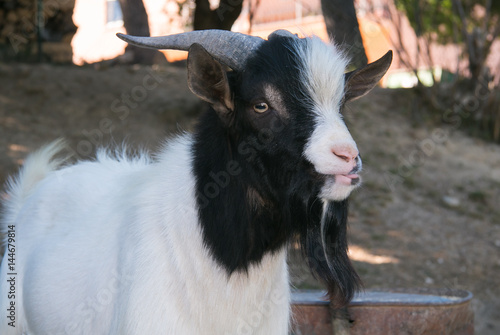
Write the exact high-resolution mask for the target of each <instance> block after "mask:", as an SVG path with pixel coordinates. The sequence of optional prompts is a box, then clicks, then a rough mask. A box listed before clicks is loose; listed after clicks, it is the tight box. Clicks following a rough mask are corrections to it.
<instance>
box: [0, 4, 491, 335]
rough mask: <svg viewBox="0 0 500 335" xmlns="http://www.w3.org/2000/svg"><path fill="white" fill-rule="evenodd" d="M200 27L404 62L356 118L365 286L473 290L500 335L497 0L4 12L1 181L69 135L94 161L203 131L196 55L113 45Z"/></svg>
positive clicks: (357, 248)
mask: <svg viewBox="0 0 500 335" xmlns="http://www.w3.org/2000/svg"><path fill="white" fill-rule="evenodd" d="M199 29H226V30H233V31H238V32H242V33H247V34H252V35H258V36H262V37H264V38H265V37H267V36H268V35H269V34H270V33H271V32H272V31H274V30H276V29H288V30H290V31H292V32H294V33H298V34H299V35H301V36H304V35H311V34H315V35H317V36H319V37H320V38H322V39H324V40H328V39H331V40H333V41H334V42H335V43H336V44H338V45H339V46H340V47H341V48H342V49H343V50H344V51H345V52H346V53H347V54H348V55H349V56H350V58H351V60H352V62H351V65H350V66H351V67H352V68H357V67H360V66H363V65H364V64H366V63H367V62H371V61H374V60H376V59H378V58H379V57H380V56H382V55H383V54H384V53H385V52H386V51H387V50H388V49H392V50H393V51H394V55H395V58H394V61H393V65H392V67H391V69H390V70H389V72H388V74H387V75H386V76H385V77H384V78H383V80H382V81H381V84H380V87H378V88H376V89H375V90H374V91H373V92H372V93H370V94H369V95H368V96H366V97H364V98H362V99H360V100H359V101H356V102H353V103H351V104H350V105H349V106H347V110H346V113H345V118H346V121H347V123H348V124H349V127H350V129H351V132H352V133H353V136H354V138H355V139H356V141H357V143H358V146H359V148H360V151H361V154H362V155H363V162H364V184H363V187H362V188H361V189H360V190H359V191H357V192H355V194H353V196H352V197H351V198H352V202H351V204H352V205H351V214H350V232H349V233H350V243H351V247H350V255H351V258H352V259H353V261H354V265H355V267H356V269H357V270H358V272H359V273H360V276H361V278H362V279H363V281H364V283H365V287H367V288H377V287H386V288H391V287H399V288H405V287H448V288H456V289H466V290H470V291H471V292H472V293H473V294H474V295H475V299H474V301H473V308H474V311H475V315H476V322H475V327H476V333H477V334H495V335H496V334H500V146H499V143H500V39H499V38H498V37H499V34H500V1H493V0H477V1H474V0H442V1H440V0H355V1H352V0H323V1H320V0H275V1H261V0H243V1H242V0H221V1H216V0H213V1H208V0H184V1H182V0H2V1H1V2H0V183H2V184H3V183H4V182H5V180H6V178H7V176H8V175H9V174H11V173H14V172H15V171H16V170H17V168H18V166H19V165H21V164H22V163H23V160H24V158H25V157H26V155H27V154H28V153H29V152H30V151H32V150H34V149H36V148H38V147H39V146H40V145H42V144H43V143H46V142H49V141H52V140H54V139H56V138H58V137H64V138H66V139H68V147H67V150H68V151H69V152H71V153H72V154H74V156H75V157H76V158H80V159H84V158H89V157H90V158H91V157H93V155H94V153H95V150H96V148H98V147H101V146H106V145H110V144H112V145H115V144H118V145H120V144H121V143H124V142H125V143H127V144H128V146H129V147H130V148H132V149H139V148H145V149H148V150H150V151H151V152H153V153H154V152H155V151H156V150H158V148H159V147H160V146H161V143H162V141H163V140H164V138H166V137H169V136H172V135H175V134H178V133H179V132H181V131H184V130H186V131H189V130H191V129H192V127H193V125H194V124H195V122H196V117H197V116H198V115H199V114H200V112H201V111H202V110H203V108H204V106H203V104H202V103H201V102H200V101H198V100H197V98H196V97H195V96H194V95H192V94H191V93H190V92H189V89H188V87H187V83H186V71H185V59H186V56H187V55H186V53H185V52H181V51H161V52H157V51H152V50H148V49H140V48H134V47H131V46H127V45H126V44H125V43H124V42H122V41H121V40H119V39H118V38H116V36H115V34H116V33H117V32H122V33H129V34H132V35H140V36H149V35H150V36H157V35H166V34H172V33H179V32H184V31H189V30H199ZM290 267H291V269H292V281H293V284H294V285H295V286H296V287H298V288H318V287H319V286H318V284H317V282H316V281H315V279H314V278H311V276H310V275H309V273H308V270H307V269H306V267H305V265H304V264H303V262H302V261H301V259H300V255H299V254H298V251H296V249H295V248H294V246H292V252H291V255H290Z"/></svg>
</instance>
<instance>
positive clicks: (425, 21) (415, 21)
mask: <svg viewBox="0 0 500 335" xmlns="http://www.w3.org/2000/svg"><path fill="white" fill-rule="evenodd" d="M394 2H395V4H396V7H397V8H398V9H399V10H401V11H403V12H404V13H406V16H407V17H408V19H409V21H410V24H411V26H412V27H413V29H414V30H415V33H416V34H417V36H429V37H432V39H433V40H435V41H437V42H439V43H442V44H446V43H453V42H454V43H456V42H462V39H463V36H462V35H461V34H460V33H459V32H458V31H456V29H457V27H460V26H461V25H462V21H461V19H460V17H459V15H458V13H457V9H456V8H455V6H454V4H453V0H394ZM460 3H461V4H462V6H463V9H464V12H465V15H466V16H467V21H468V23H469V25H470V27H467V28H468V30H472V28H473V27H476V26H480V25H481V24H482V19H483V17H476V16H475V15H474V12H475V11H474V8H475V7H476V6H479V7H483V8H484V7H485V6H486V3H487V0H460ZM491 10H492V13H494V14H500V1H498V0H493V1H492V3H491Z"/></svg>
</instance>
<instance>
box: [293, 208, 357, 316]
mask: <svg viewBox="0 0 500 335" xmlns="http://www.w3.org/2000/svg"><path fill="white" fill-rule="evenodd" d="M317 206H320V204H317ZM322 207H323V208H322V214H321V220H320V222H319V224H318V222H315V223H312V224H309V225H308V228H307V232H306V234H305V236H302V248H303V251H304V254H305V256H306V260H307V262H308V264H309V267H310V269H311V271H312V273H313V274H314V275H315V276H316V277H317V278H318V279H320V280H321V281H322V282H324V284H326V286H327V288H328V295H329V298H330V300H331V303H332V306H334V307H337V308H340V307H343V306H346V305H347V304H348V303H349V302H350V301H351V299H352V297H353V295H354V293H355V292H356V291H357V290H358V289H359V288H360V287H361V280H360V278H359V276H358V274H357V273H356V271H355V270H354V268H353V267H352V264H351V261H350V260H349V257H348V255H347V213H348V202H347V200H343V201H326V200H325V201H324V202H323V204H322Z"/></svg>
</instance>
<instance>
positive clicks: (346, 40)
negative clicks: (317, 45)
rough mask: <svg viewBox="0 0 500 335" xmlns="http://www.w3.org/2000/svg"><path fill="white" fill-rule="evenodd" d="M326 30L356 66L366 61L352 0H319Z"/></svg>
mask: <svg viewBox="0 0 500 335" xmlns="http://www.w3.org/2000/svg"><path fill="white" fill-rule="evenodd" d="M321 9H322V11H323V17H324V18H325V24H326V31H327V32H328V35H329V36H330V39H331V40H333V41H334V42H335V43H337V45H339V46H340V47H341V48H342V49H344V51H345V52H346V53H347V55H348V56H349V57H350V58H351V65H353V66H354V67H356V68H359V67H362V66H364V65H366V64H367V63H368V60H367V58H366V53H365V48H364V47H363V40H362V38H361V33H360V32H359V25H358V19H357V17H356V10H355V8H354V1H353V0H321Z"/></svg>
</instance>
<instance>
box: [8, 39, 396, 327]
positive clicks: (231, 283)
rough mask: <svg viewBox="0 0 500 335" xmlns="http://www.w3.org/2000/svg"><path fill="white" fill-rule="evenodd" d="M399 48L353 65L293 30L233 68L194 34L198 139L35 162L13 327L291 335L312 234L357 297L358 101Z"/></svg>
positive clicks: (312, 250)
mask: <svg viewBox="0 0 500 335" xmlns="http://www.w3.org/2000/svg"><path fill="white" fill-rule="evenodd" d="M390 57H391V56H390V54H388V55H386V56H385V57H383V58H382V59H381V60H379V61H377V62H375V63H372V64H370V65H368V66H367V67H365V68H363V69H360V70H357V71H355V72H353V73H349V74H344V72H345V69H346V66H347V64H348V60H347V59H346V58H345V57H344V55H343V54H342V53H341V52H339V51H338V50H337V49H336V48H335V46H333V45H330V44H325V43H324V42H322V41H321V40H320V39H318V38H316V37H311V38H304V39H299V38H296V37H293V36H287V35H279V34H277V35H274V36H272V37H271V38H270V39H269V40H268V41H265V42H263V43H261V44H260V45H259V47H258V48H257V49H256V50H255V51H253V52H252V54H251V55H250V56H249V57H247V59H245V63H244V65H243V66H242V68H241V69H238V70H233V71H231V70H229V69H228V68H226V65H230V64H222V63H221V62H220V61H219V60H217V59H216V58H214V57H213V55H212V54H211V53H209V52H207V51H206V50H205V48H204V47H202V46H201V45H199V44H196V43H194V44H192V45H191V46H190V49H189V58H188V77H189V78H188V81H189V85H190V88H191V89H192V91H193V92H194V93H195V94H197V95H198V96H200V97H201V98H202V99H204V100H206V101H208V102H209V103H210V108H209V109H208V110H207V112H206V113H205V114H203V116H202V117H201V119H200V122H199V123H198V126H197V129H196V131H195V133H194V134H192V135H191V134H184V135H181V136H179V137H177V138H176V139H174V140H171V141H169V143H168V144H167V145H165V147H164V149H163V150H162V151H161V153H160V154H159V155H158V157H156V158H155V159H150V158H148V157H145V156H141V157H136V158H133V159H130V158H126V157H118V158H117V157H116V155H108V154H106V152H105V151H101V152H100V153H99V154H98V158H97V160H96V161H86V162H78V163H76V164H74V165H71V166H65V165H64V164H63V162H62V161H58V160H57V159H56V158H54V157H56V156H57V153H58V152H60V151H61V149H62V147H63V144H62V143H61V142H54V143H53V144H51V145H49V146H47V147H45V148H43V149H41V150H40V151H38V152H36V153H34V154H33V155H31V156H30V157H29V158H28V159H27V160H26V163H25V165H24V167H23V169H22V170H21V172H20V174H19V175H18V176H17V177H16V178H13V179H11V181H10V183H9V187H8V190H7V193H8V197H7V200H6V201H5V209H6V210H5V213H4V215H3V218H2V221H1V225H2V229H3V230H4V231H7V230H8V227H9V226H14V228H15V231H16V247H17V249H16V253H17V259H16V264H17V269H16V270H17V277H16V281H17V286H16V300H15V301H16V313H17V314H16V327H15V328H14V327H11V326H9V325H8V323H9V319H7V318H5V317H3V318H0V333H1V334H4V335H9V334H30V335H35V334H36V335H45V334H47V335H48V334H50V335H59V334H61V335H62V334H71V335H78V334H176V335H184V334H186V335H187V334H189V335H192V334H214V335H215V334H217V335H221V334H223V335H226V334H228V335H229V334H231V335H232V334H263V335H264V334H265V335H269V334H287V333H288V331H289V322H290V308H289V304H290V289H289V277H288V269H287V264H286V254H287V245H288V243H289V241H290V240H291V239H292V238H293V237H294V236H297V235H298V236H300V240H301V242H302V247H303V249H304V251H305V255H306V259H307V261H308V263H309V265H310V267H311V270H312V271H313V272H314V273H315V274H316V275H317V276H318V278H320V279H321V280H322V281H323V282H324V283H325V285H326V286H327V288H328V290H329V293H330V297H331V298H332V299H333V301H334V302H337V304H338V305H345V304H346V303H348V302H349V300H350V299H351V297H352V294H353V293H354V291H355V289H356V288H357V287H358V284H359V279H358V276H357V275H356V273H355V272H354V270H353V268H352V267H351V264H350V262H349V259H348V257H347V253H346V250H347V242H346V224H347V222H346V219H347V200H346V199H347V197H348V195H349V194H350V193H351V191H352V190H353V189H355V188H356V187H357V186H358V185H359V184H360V177H359V172H360V171H361V159H360V157H359V152H358V148H357V146H356V143H355V142H354V140H353V138H352V136H351V135H350V133H349V130H348V129H347V127H346V125H345V123H344V122H343V119H342V108H343V105H344V103H345V102H347V101H349V100H352V99H354V98H357V97H359V96H361V95H364V94H365V93H366V92H367V91H369V90H370V89H371V88H372V87H373V86H374V85H375V84H376V82H378V80H379V79H380V78H381V77H382V75H383V74H384V73H385V71H386V70H387V68H388V67H389V64H390ZM6 258H7V256H5V257H4V259H3V261H2V265H1V274H0V309H2V310H4V311H5V310H6V309H7V308H9V304H10V301H9V299H8V291H9V289H10V286H9V283H8V282H7V279H8V278H9V275H8V273H10V271H9V269H8V266H7V264H8V262H7V261H6Z"/></svg>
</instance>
